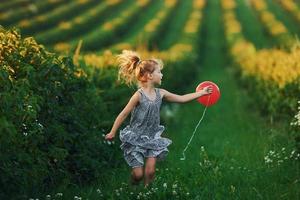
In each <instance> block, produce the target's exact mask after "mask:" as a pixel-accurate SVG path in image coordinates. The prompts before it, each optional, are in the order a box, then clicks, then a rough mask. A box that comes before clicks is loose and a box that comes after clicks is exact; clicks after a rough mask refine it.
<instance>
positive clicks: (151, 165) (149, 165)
mask: <svg viewBox="0 0 300 200" xmlns="http://www.w3.org/2000/svg"><path fill="white" fill-rule="evenodd" d="M155 163H156V158H154V157H149V158H148V159H147V161H146V165H145V178H144V185H145V187H147V186H148V185H149V183H151V182H152V181H153V180H154V178H155Z"/></svg>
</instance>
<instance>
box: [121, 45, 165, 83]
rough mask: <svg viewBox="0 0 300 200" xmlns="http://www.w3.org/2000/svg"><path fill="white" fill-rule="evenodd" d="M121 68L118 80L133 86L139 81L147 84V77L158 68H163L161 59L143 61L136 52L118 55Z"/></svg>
mask: <svg viewBox="0 0 300 200" xmlns="http://www.w3.org/2000/svg"><path fill="white" fill-rule="evenodd" d="M117 62H118V66H119V68H120V69H119V74H118V80H123V81H124V82H125V83H126V84H127V85H133V84H136V83H138V81H141V82H146V81H147V78H146V75H147V74H148V73H150V74H151V73H152V72H153V71H154V70H155V67H156V66H159V67H160V69H162V68H163V62H162V61H161V60H160V59H154V58H153V59H148V60H141V58H140V55H139V54H138V53H136V52H134V51H130V50H123V51H122V53H121V54H119V55H117Z"/></svg>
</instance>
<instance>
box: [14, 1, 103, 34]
mask: <svg viewBox="0 0 300 200" xmlns="http://www.w3.org/2000/svg"><path fill="white" fill-rule="evenodd" d="M97 3H98V2H97V1H96V0H87V1H83V0H77V1H71V2H68V3H66V4H63V5H61V6H58V7H56V8H55V9H53V10H51V11H49V12H46V13H42V14H40V15H38V16H35V17H33V18H29V19H28V18H27V17H24V19H22V20H21V21H20V22H18V23H16V24H12V26H16V27H18V28H20V29H21V31H22V33H24V35H30V36H32V35H35V34H36V33H38V32H41V31H45V30H47V29H50V28H52V27H54V26H56V25H58V24H59V23H61V22H63V21H65V20H68V19H70V18H73V17H75V16H76V15H78V14H80V13H81V12H84V11H85V10H86V9H89V8H91V7H93V6H95V5H96V4H97Z"/></svg>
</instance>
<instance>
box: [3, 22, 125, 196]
mask: <svg viewBox="0 0 300 200" xmlns="http://www.w3.org/2000/svg"><path fill="white" fill-rule="evenodd" d="M0 40H1V46H0V66H1V67H0V116H1V117H0V149H1V151H0V157H1V165H0V184H1V189H0V190H1V191H0V194H1V195H0V198H1V199H3V198H8V197H11V195H13V196H14V197H16V196H20V197H27V196H26V195H33V194H36V193H39V192H41V191H44V190H45V189H50V188H51V187H52V186H54V185H57V184H69V183H86V182H89V181H94V180H95V179H97V178H101V174H103V173H105V170H103V169H109V168H110V167H113V166H114V165H118V164H119V163H120V162H121V160H120V161H119V162H118V161H114V162H109V160H111V158H112V157H116V156H117V155H115V152H116V153H119V152H118V151H115V149H116V148H118V147H116V146H110V147H109V146H108V145H107V144H106V143H104V142H103V137H102V134H104V133H105V131H106V130H108V126H109V125H110V124H111V123H112V118H113V117H115V116H113V114H114V113H113V114H112V113H110V111H109V110H108V104H107V103H105V102H104V97H103V96H102V93H103V92H102V93H101V90H100V89H99V88H98V87H96V86H95V84H93V83H94V81H89V80H88V78H87V76H86V74H85V72H84V71H83V70H82V69H81V68H79V67H76V66H74V65H73V63H72V60H71V59H70V58H68V57H59V56H57V55H55V54H52V53H49V52H47V51H46V50H45V49H44V48H43V47H42V46H40V45H38V44H37V43H36V42H35V40H34V39H33V38H25V39H21V36H20V34H19V33H18V32H17V31H16V30H4V29H3V28H1V29H0ZM100 79H101V78H100V77H99V80H100ZM99 80H98V81H99ZM105 82H106V86H105V87H106V88H108V89H109V88H110V87H114V83H113V82H112V81H111V78H104V79H103V80H102V81H99V84H102V83H105ZM100 87H101V86H100ZM120 91H121V90H120ZM105 98H107V97H105ZM113 98H117V97H113ZM114 101H115V100H114Z"/></svg>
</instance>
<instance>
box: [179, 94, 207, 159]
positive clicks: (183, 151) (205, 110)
mask: <svg viewBox="0 0 300 200" xmlns="http://www.w3.org/2000/svg"><path fill="white" fill-rule="evenodd" d="M209 100H210V95H209V96H208V99H207V103H206V106H205V109H204V111H203V113H202V117H201V118H200V120H199V122H198V124H197V125H196V127H195V129H194V132H193V135H192V137H191V138H190V141H189V142H188V144H187V145H186V147H185V148H184V150H183V152H182V155H183V157H182V158H180V160H185V154H184V152H185V151H186V150H187V149H188V147H189V145H190V143H191V141H192V140H193V137H194V135H195V133H196V130H197V128H198V126H199V125H200V123H201V121H202V119H203V117H204V115H205V112H206V110H207V107H208V102H209Z"/></svg>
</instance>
